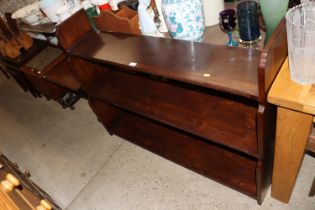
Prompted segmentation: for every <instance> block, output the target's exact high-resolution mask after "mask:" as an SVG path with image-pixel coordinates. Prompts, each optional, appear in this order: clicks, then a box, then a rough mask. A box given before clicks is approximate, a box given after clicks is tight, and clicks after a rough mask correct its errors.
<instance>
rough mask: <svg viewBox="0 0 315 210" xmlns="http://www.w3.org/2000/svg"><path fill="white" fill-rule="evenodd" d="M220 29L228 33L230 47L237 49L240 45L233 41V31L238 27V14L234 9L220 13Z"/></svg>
mask: <svg viewBox="0 0 315 210" xmlns="http://www.w3.org/2000/svg"><path fill="white" fill-rule="evenodd" d="M219 15H220V27H221V29H222V30H223V31H225V32H227V33H228V36H229V42H228V44H227V45H228V46H233V47H236V46H238V43H237V42H236V41H234V40H233V34H232V33H233V31H234V29H235V27H236V12H235V10H233V9H227V10H223V11H221V12H220V14H219Z"/></svg>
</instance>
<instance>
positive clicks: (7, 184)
mask: <svg viewBox="0 0 315 210" xmlns="http://www.w3.org/2000/svg"><path fill="white" fill-rule="evenodd" d="M19 186H20V181H19V180H18V179H17V178H16V177H15V176H13V175H12V174H10V173H9V174H7V175H6V177H5V180H3V181H2V182H1V185H0V209H3V210H4V209H6V210H28V209H29V210H51V209H52V206H51V204H50V203H49V202H48V201H46V200H41V201H40V203H39V204H38V205H37V206H34V205H33V204H32V202H30V201H29V199H28V198H27V197H26V196H25V195H23V194H22V193H21V190H20V189H19V188H18V187H19Z"/></svg>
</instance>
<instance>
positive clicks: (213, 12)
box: [203, 0, 224, 26]
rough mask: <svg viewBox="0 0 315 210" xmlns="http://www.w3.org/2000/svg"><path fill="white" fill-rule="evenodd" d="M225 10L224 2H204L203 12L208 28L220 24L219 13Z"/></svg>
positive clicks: (211, 0) (212, 0)
mask: <svg viewBox="0 0 315 210" xmlns="http://www.w3.org/2000/svg"><path fill="white" fill-rule="evenodd" d="M222 10H224V0H203V12H204V16H205V24H206V26H213V25H216V24H218V23H219V13H220V12H221V11H222Z"/></svg>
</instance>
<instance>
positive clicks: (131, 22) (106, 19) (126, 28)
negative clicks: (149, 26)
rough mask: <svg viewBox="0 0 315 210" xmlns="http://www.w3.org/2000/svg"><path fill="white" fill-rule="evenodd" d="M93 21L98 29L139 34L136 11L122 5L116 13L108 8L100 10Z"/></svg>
mask: <svg viewBox="0 0 315 210" xmlns="http://www.w3.org/2000/svg"><path fill="white" fill-rule="evenodd" d="M94 21H95V24H96V27H97V29H98V30H100V31H107V32H120V33H126V34H135V35H139V34H141V31H140V29H139V18H138V13H137V12H135V11H134V10H131V9H129V8H128V7H126V6H124V5H123V6H121V9H120V10H119V11H118V12H117V13H114V12H112V11H110V10H106V11H103V12H101V14H100V15H99V16H97V17H94Z"/></svg>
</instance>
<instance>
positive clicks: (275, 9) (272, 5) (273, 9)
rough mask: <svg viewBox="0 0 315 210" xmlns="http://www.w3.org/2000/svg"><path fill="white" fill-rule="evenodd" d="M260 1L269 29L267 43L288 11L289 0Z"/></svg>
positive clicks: (267, 28)
mask: <svg viewBox="0 0 315 210" xmlns="http://www.w3.org/2000/svg"><path fill="white" fill-rule="evenodd" d="M259 2H260V7H261V10H262V14H263V17H264V21H265V25H266V30H267V31H266V38H265V43H266V42H267V41H268V40H269V38H270V36H271V34H272V33H273V32H274V30H275V29H276V28H277V26H278V24H279V23H280V21H281V19H282V18H283V17H284V15H285V13H286V12H287V10H288V5H289V0H260V1H259Z"/></svg>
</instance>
